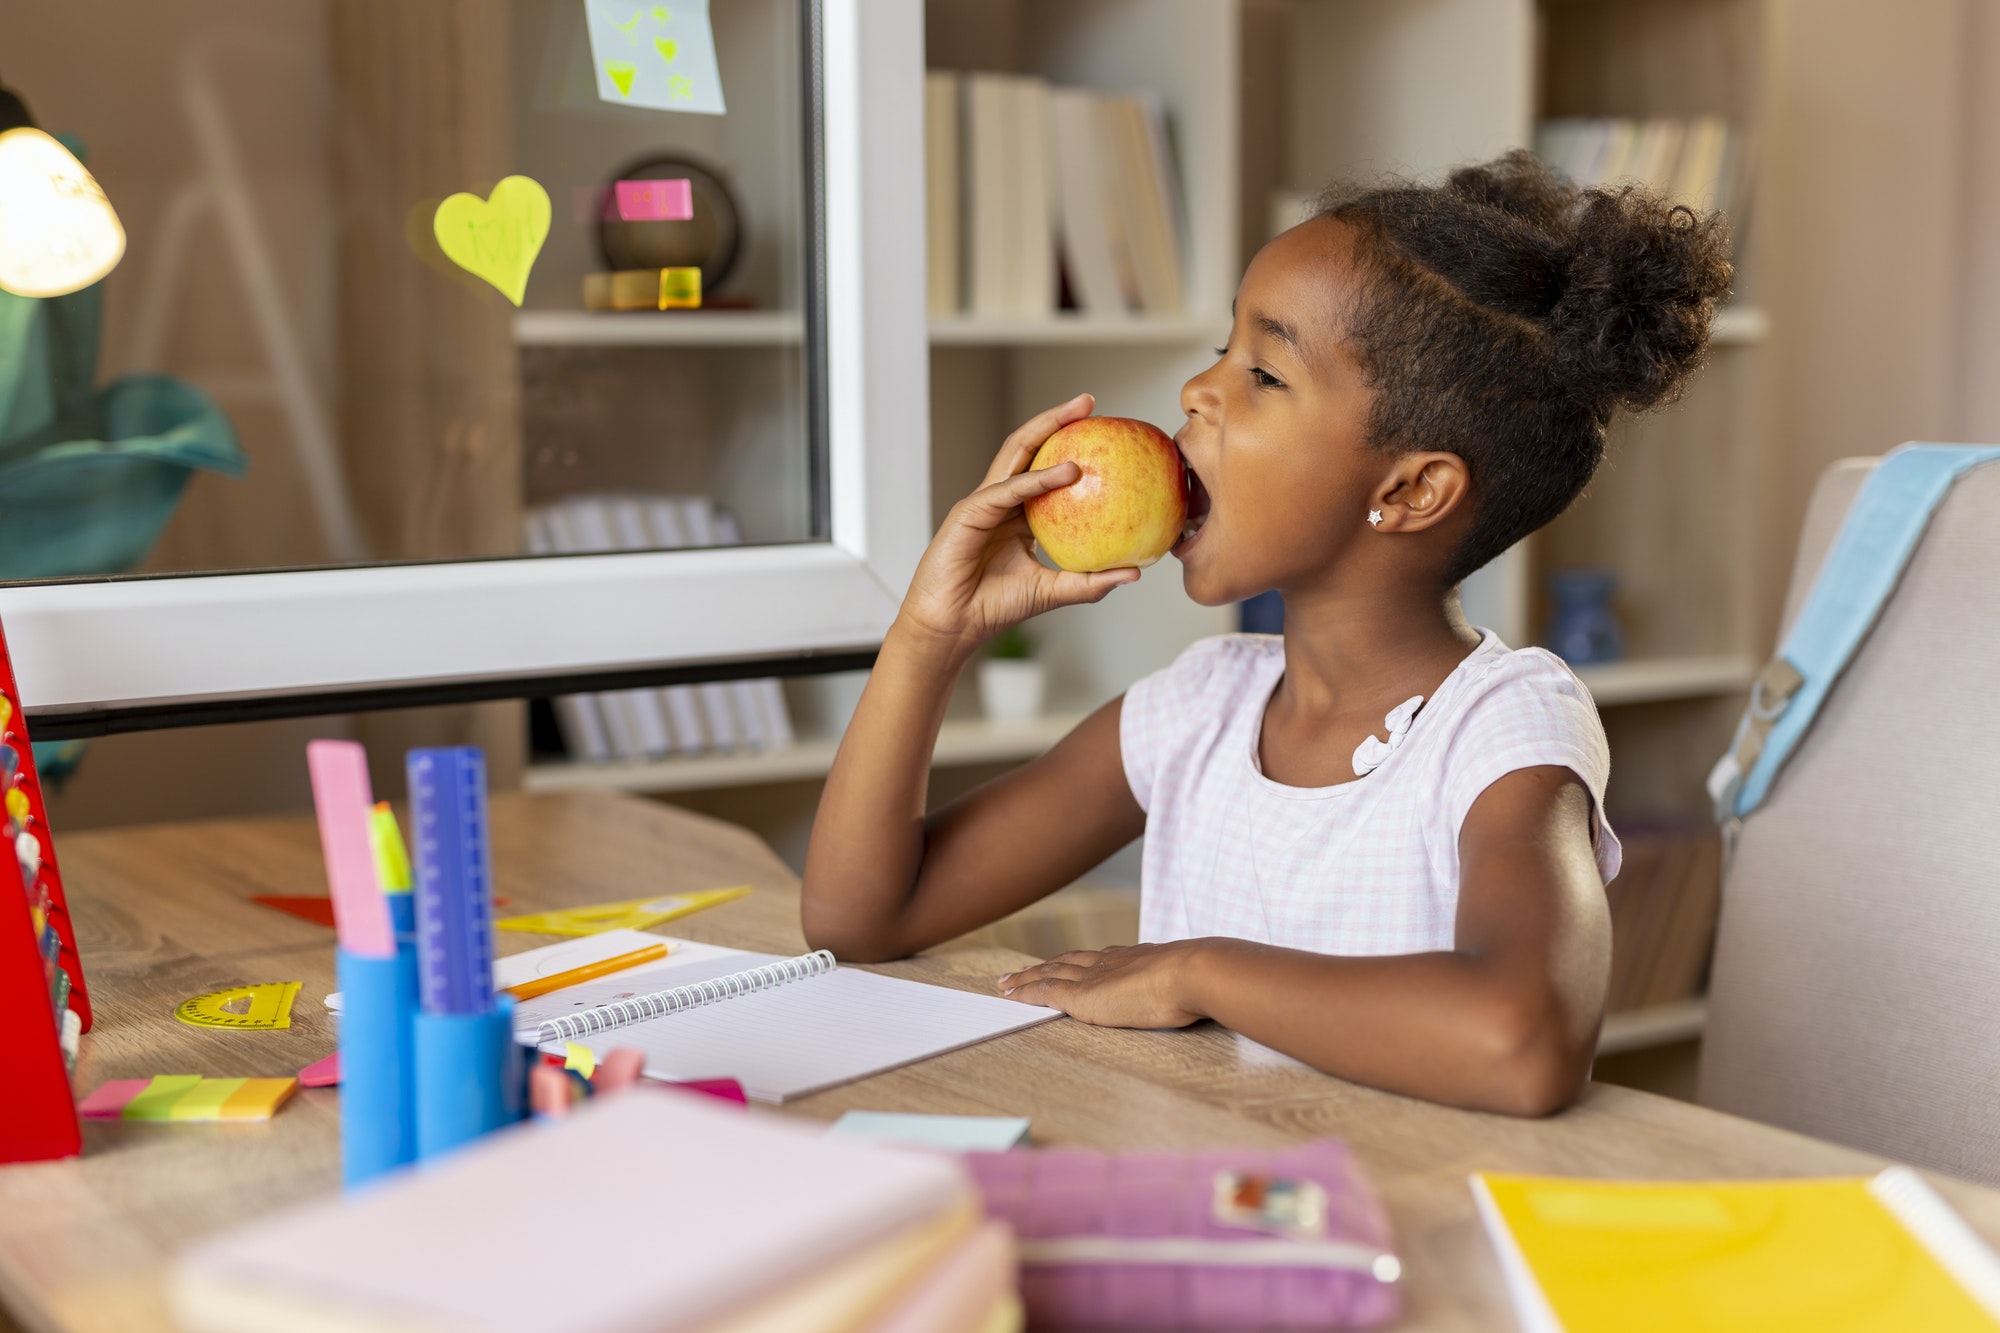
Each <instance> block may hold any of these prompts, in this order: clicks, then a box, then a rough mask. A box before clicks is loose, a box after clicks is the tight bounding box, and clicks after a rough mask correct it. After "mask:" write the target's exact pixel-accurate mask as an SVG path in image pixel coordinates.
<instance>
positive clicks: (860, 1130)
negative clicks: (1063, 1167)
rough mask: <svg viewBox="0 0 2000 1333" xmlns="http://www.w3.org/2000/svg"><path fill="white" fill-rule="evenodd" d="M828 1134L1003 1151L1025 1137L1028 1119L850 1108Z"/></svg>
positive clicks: (954, 1148) (908, 1145) (952, 1149)
mask: <svg viewBox="0 0 2000 1333" xmlns="http://www.w3.org/2000/svg"><path fill="white" fill-rule="evenodd" d="M827 1133H828V1134H829V1135H831V1136H833V1137H834V1138H839V1139H863V1140H866V1141H867V1142H869V1143H893V1144H897V1145H900V1146H902V1147H906V1148H935V1149H938V1150H939V1151H941V1152H1005V1151H1007V1149H1009V1148H1012V1147H1014V1146H1015V1145H1016V1144H1018V1143H1020V1142H1021V1140H1023V1139H1025V1138H1027V1137H1028V1122H1027V1120H1026V1119H1025V1118H1021V1117H1015V1116H995V1115H900V1114H897V1113H895V1112H891V1111H849V1112H848V1113H847V1114H846V1115H843V1116H842V1117H840V1119H838V1120H836V1121H834V1122H833V1125H832V1126H831V1127H830V1128H829V1129H828V1130H827Z"/></svg>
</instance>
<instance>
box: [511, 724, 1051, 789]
mask: <svg viewBox="0 0 2000 1333" xmlns="http://www.w3.org/2000/svg"><path fill="white" fill-rule="evenodd" d="M1082 720H1083V715H1082V714H1080V713H1063V714H1056V715H1053V716H1049V717H1038V718H1032V719H1030V720H1028V721H1026V722H988V721H986V720H985V719H984V718H949V719H947V720H946V721H945V724H944V726H943V728H942V729H941V730H940V731H939V732H938V742H937V749H936V750H935V751H934V752H933V754H932V757H931V762H932V763H934V764H937V765H939V766H940V767H948V766H951V765H954V764H993V763H1009V762H1012V761H1015V760H1021V759H1032V758H1034V757H1035V756H1036V755H1038V754H1040V753H1042V752H1043V751H1044V750H1046V749H1048V748H1049V747H1050V746H1052V745H1054V744H1055V743H1056V742H1057V741H1059V740H1061V739H1062V738H1063V737H1064V736H1066V735H1068V734H1069V732H1070V729H1071V728H1072V727H1074V726H1076V724H1077V723H1079V722H1081V721H1082ZM839 745H840V740H839V738H838V737H833V736H816V737H807V738H804V739H801V740H800V741H798V742H797V743H796V744H794V745H789V746H786V747H785V748H784V749H782V750H755V751H744V752H739V753H733V754H700V755H687V756H683V757H679V758H673V759H658V760H654V761H653V762H651V763H644V764H575V763H553V764H531V765H529V767H528V772H527V776H526V778H525V780H524V785H525V786H526V788H527V789H528V790H529V791H531V792H536V793H548V792H577V791H624V792H640V793H649V792H670V791H710V790H713V789H715V788H718V787H752V786H758V785H760V784H763V783H767V782H796V781H799V780H801V779H806V778H819V777H825V776H826V773H827V770H828V769H830V768H832V767H833V755H834V751H835V750H836V749H837V748H838V747H839Z"/></svg>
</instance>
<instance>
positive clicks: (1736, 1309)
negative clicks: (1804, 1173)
mask: <svg viewBox="0 0 2000 1333" xmlns="http://www.w3.org/2000/svg"><path fill="white" fill-rule="evenodd" d="M1475 1179H1476V1180H1478V1181H1483V1182H1484V1184H1485V1188H1486V1190H1487V1192H1488V1195H1489V1197H1490V1198H1491V1199H1492V1202H1493V1207H1494V1209H1495V1211H1497V1212H1498V1214H1499V1215H1500V1217H1501V1219H1503V1220H1504V1223H1505V1226H1506V1228H1507V1231H1508V1232H1509V1233H1511V1235H1512V1237H1513V1240H1514V1242H1515V1244H1517V1245H1518V1246H1519V1248H1520V1252H1521V1257H1522V1259H1523V1260H1524V1261H1525V1262H1526V1264H1527V1266H1528V1268H1529V1269H1530V1270H1532V1272H1533V1275H1534V1278H1535V1280H1536V1281H1537V1282H1538V1283H1539V1284H1540V1286H1541V1289H1542V1292H1543V1294H1544V1295H1545V1296H1546V1297H1547V1298H1548V1302H1549V1305H1550V1307H1551V1308H1552V1309H1553V1310H1554V1312H1555V1316H1556V1319H1557V1320H1558V1321H1559V1322H1560V1323H1561V1325H1562V1327H1563V1329H1564V1330H1565V1331H1566V1333H1684V1331H1685V1330H1694V1329H1699V1330H1701V1331H1702V1333H1843V1331H1845V1330H1855V1331H1856V1333H1858V1331H1859V1330H1863V1329H1870V1330H1874V1329H1883V1330H1887V1329H1910V1330H1916V1329H1923V1330H1926V1333H1955V1331H1956V1330H1961V1329H1963V1330H1974V1329H1977V1330H1984V1331H1985V1333H1992V1330H1994V1329H1995V1327H1996V1325H1995V1323H1994V1321H1993V1320H1991V1319H1989V1318H1988V1317H1987V1316H1986V1314H1985V1313H1984V1312H1983V1311H1982V1310H1981V1309H1980V1307H1979V1306H1978V1305H1976V1304H1975V1303H1974V1302H1973V1300H1972V1298H1971V1297H1970V1296H1969V1295H1967V1293H1966V1291H1965V1289H1964V1288H1963V1287H1961V1286H1960V1285H1959V1284H1958V1283H1957V1282H1956V1281H1955V1280H1954V1279H1953V1278H1952V1277H1951V1276H1950V1275H1949V1274H1948V1273H1947V1272H1946V1271H1945V1270H1944V1269H1943V1268H1942V1267H1941V1266H1940V1265H1939V1264H1938V1262H1937V1261H1936V1260H1935V1259H1934V1258H1932V1257H1931V1254H1930V1252H1929V1251H1928V1250H1927V1249H1925V1248H1924V1246H1923V1244H1922V1243H1920V1242H1919V1241H1918V1239H1917V1238H1916V1236H1914V1235H1913V1234H1912V1233H1911V1232H1910V1231H1909V1230H1907V1229H1906V1228H1905V1227H1904V1226H1903V1224H1902V1223H1901V1222H1899V1221H1898V1220H1897V1219H1896V1217H1895V1215H1894V1214H1892V1213H1891V1212H1890V1211H1889V1210H1888V1209H1887V1208H1885V1207H1884V1206H1883V1204H1882V1203H1881V1202H1880V1201H1879V1200H1878V1199H1877V1198H1876V1197H1875V1196H1874V1195H1873V1194H1872V1193H1870V1190H1869V1183H1870V1182H1869V1181H1867V1180H1865V1179H1852V1180H1790V1181H1732V1182H1728V1183H1719V1184H1718V1183H1678V1182H1676V1183H1650V1182H1636V1183H1628V1182H1617V1181H1597V1180H1563V1179H1551V1178H1540V1177H1533V1176H1502V1175H1482V1176H1479V1177H1475ZM1489 1225H1490V1222H1489Z"/></svg>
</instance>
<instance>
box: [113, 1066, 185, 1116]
mask: <svg viewBox="0 0 2000 1333" xmlns="http://www.w3.org/2000/svg"><path fill="white" fill-rule="evenodd" d="M199 1082H201V1075H200V1074H155V1075H154V1076H153V1081H152V1082H151V1083H148V1084H147V1085H146V1090H145V1091H144V1092H142V1093H140V1094H139V1095H138V1096H136V1097H134V1098H133V1099H132V1100H131V1101H129V1102H126V1103H125V1109H124V1111H122V1112H120V1113H119V1116H118V1118H119V1119H120V1120H171V1119H173V1110H174V1103H176V1102H178V1101H179V1100H180V1099H181V1098H182V1097H185V1096H186V1095H187V1094H188V1092H189V1091H190V1090H191V1089H192V1088H193V1087H194V1085H195V1084H197V1083H199Z"/></svg>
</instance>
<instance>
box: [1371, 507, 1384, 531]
mask: <svg viewBox="0 0 2000 1333" xmlns="http://www.w3.org/2000/svg"><path fill="white" fill-rule="evenodd" d="M1381 524H1382V511H1381V510H1379V509H1371V510H1369V511H1368V525H1369V526H1370V527H1380V526H1381Z"/></svg>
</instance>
